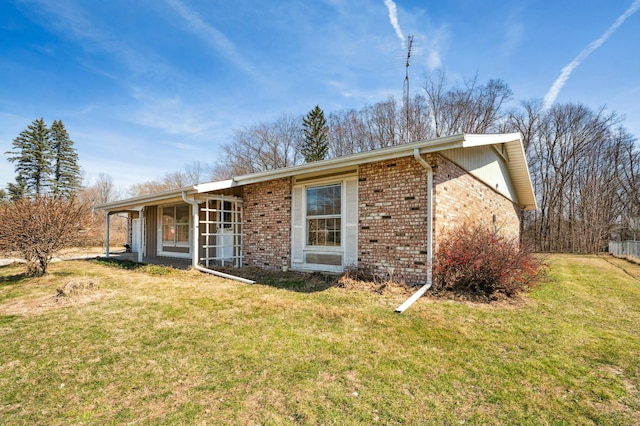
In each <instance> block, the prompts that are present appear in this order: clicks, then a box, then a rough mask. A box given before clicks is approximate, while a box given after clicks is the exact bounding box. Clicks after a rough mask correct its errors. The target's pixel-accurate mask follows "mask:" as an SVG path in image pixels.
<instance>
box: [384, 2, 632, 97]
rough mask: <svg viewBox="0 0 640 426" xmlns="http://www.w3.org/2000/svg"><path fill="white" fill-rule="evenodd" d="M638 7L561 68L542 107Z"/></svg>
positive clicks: (625, 14)
mask: <svg viewBox="0 0 640 426" xmlns="http://www.w3.org/2000/svg"><path fill="white" fill-rule="evenodd" d="M385 3H386V0H385ZM638 8H640V0H635V1H634V2H633V3H632V4H631V6H629V8H628V9H627V10H625V12H624V13H623V14H622V15H620V16H619V17H618V19H616V20H615V22H614V23H613V24H612V25H611V26H610V27H609V29H607V31H605V32H604V34H602V36H600V38H599V39H597V40H596V41H593V42H591V43H590V44H589V45H588V46H587V47H585V48H584V49H582V52H580V54H579V55H578V56H576V58H575V59H574V60H573V61H571V62H569V64H568V65H567V66H565V67H564V68H562V72H561V73H560V76H559V77H558V78H557V79H556V81H555V82H554V83H553V86H551V89H549V91H548V92H547V94H546V95H545V96H544V102H543V104H542V108H543V109H548V108H550V107H551V105H552V104H553V103H554V102H555V100H556V97H558V93H560V89H562V86H564V83H566V82H567V80H568V79H569V76H570V75H571V73H572V72H573V70H574V69H576V68H577V67H578V65H580V64H581V63H582V61H584V60H585V59H586V58H587V56H589V55H590V54H591V53H593V51H594V50H596V49H597V48H598V47H600V46H601V45H602V43H604V42H605V41H607V39H608V38H609V37H610V36H611V34H613V33H614V32H615V30H617V29H618V27H619V26H620V25H622V24H623V23H624V21H625V20H626V19H627V18H628V17H629V16H631V15H633V13H634V12H635V11H636V10H638Z"/></svg>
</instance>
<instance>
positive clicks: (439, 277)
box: [433, 225, 541, 298]
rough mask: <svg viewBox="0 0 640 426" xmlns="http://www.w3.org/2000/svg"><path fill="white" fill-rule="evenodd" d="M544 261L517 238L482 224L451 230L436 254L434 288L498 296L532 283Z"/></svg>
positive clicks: (508, 293) (491, 296)
mask: <svg viewBox="0 0 640 426" xmlns="http://www.w3.org/2000/svg"><path fill="white" fill-rule="evenodd" d="M540 267H541V262H540V261H539V260H537V259H536V258H535V257H533V255H532V253H531V252H530V251H529V250H527V249H526V248H525V247H522V246H521V245H520V244H519V243H518V242H517V241H514V240H509V239H507V238H505V237H503V236H501V235H499V234H494V233H493V232H492V231H490V230H488V229H486V228H484V227H481V226H478V225H463V226H460V227H458V228H456V229H454V230H453V231H451V232H449V233H448V234H447V235H446V236H445V238H443V240H442V242H441V243H440V245H439V247H438V250H437V251H436V253H435V256H434V265H433V289H434V291H439V290H444V291H452V292H455V293H464V294H468V295H473V296H481V297H488V298H495V297H496V296H498V295H499V294H504V295H506V296H514V295H516V294H517V293H518V292H519V291H521V290H522V289H523V288H524V287H526V286H528V285H529V284H531V283H532V281H533V280H534V279H535V278H536V276H537V275H538V272H539V271H540Z"/></svg>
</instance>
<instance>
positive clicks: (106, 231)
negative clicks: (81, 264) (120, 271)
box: [104, 211, 109, 257]
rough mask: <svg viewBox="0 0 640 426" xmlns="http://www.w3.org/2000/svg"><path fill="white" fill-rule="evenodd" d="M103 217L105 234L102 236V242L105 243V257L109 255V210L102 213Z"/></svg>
mask: <svg viewBox="0 0 640 426" xmlns="http://www.w3.org/2000/svg"><path fill="white" fill-rule="evenodd" d="M104 217H105V236H104V243H105V252H104V253H105V257H109V212H108V211H107V212H105V214H104Z"/></svg>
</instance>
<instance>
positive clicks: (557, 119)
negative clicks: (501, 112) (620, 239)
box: [505, 101, 629, 252]
mask: <svg viewBox="0 0 640 426" xmlns="http://www.w3.org/2000/svg"><path fill="white" fill-rule="evenodd" d="M522 105H523V108H522V109H521V110H518V111H511V112H510V113H509V119H508V123H507V124H506V125H505V128H508V129H510V130H517V131H520V132H521V133H522V134H523V139H524V142H525V145H526V146H527V155H528V158H529V166H530V169H531V174H532V177H533V184H534V187H535V191H536V195H537V198H538V206H539V209H538V211H536V212H534V213H532V214H530V215H528V216H526V219H527V227H528V232H527V235H528V236H529V238H530V239H531V241H532V242H533V243H534V244H535V247H536V249H537V250H541V251H570V252H596V251H598V250H599V249H600V248H601V247H602V246H603V245H604V244H605V241H606V239H607V238H608V235H609V233H610V232H611V230H612V229H613V227H615V226H616V221H617V218H618V217H619V216H620V214H621V211H622V209H623V208H624V204H623V203H622V202H621V198H620V190H621V188H623V187H624V186H625V184H624V183H623V179H624V173H623V171H624V170H628V166H627V164H626V162H625V155H624V153H625V149H628V145H629V142H628V140H627V139H625V138H620V137H616V133H615V132H614V128H615V126H617V125H618V124H619V123H620V118H619V117H618V116H617V115H616V114H614V113H607V112H606V111H605V110H604V108H601V109H599V110H597V111H594V110H591V109H590V108H588V107H586V106H584V105H580V104H557V105H554V106H553V107H552V108H551V109H549V110H547V111H543V110H542V109H541V108H540V103H539V102H538V101H530V102H526V103H523V104H522Z"/></svg>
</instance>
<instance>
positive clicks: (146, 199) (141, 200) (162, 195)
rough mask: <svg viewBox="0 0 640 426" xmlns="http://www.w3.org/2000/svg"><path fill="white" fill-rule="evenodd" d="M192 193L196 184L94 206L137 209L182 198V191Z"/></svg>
mask: <svg viewBox="0 0 640 426" xmlns="http://www.w3.org/2000/svg"><path fill="white" fill-rule="evenodd" d="M183 192H187V193H188V194H192V193H194V192H197V191H196V188H195V187H194V186H185V187H183V188H179V189H170V190H168V191H162V192H156V193H153V194H146V195H141V196H139V197H133V198H126V199H124V200H118V201H112V202H110V203H105V204H99V205H97V206H95V207H94V208H93V210H96V211H101V210H105V211H115V210H118V209H120V210H122V209H128V210H137V209H140V208H142V207H144V206H146V205H149V204H157V203H158V201H169V200H172V199H180V200H181V199H182V193H183Z"/></svg>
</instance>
